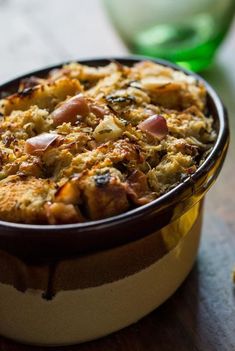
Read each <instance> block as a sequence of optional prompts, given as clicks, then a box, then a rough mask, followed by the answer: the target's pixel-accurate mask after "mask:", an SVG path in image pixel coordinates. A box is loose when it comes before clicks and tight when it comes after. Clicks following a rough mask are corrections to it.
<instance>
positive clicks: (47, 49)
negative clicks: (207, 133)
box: [0, 0, 235, 351]
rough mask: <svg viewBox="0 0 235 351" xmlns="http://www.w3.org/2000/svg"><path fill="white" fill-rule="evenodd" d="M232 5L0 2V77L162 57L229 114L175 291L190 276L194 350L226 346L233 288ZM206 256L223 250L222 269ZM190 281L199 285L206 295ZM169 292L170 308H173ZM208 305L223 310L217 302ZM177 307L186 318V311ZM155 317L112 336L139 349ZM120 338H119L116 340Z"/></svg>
mask: <svg viewBox="0 0 235 351" xmlns="http://www.w3.org/2000/svg"><path fill="white" fill-rule="evenodd" d="M234 6H235V0H103V1H101V0H46V1H42V0H0V33H1V35H0V84H1V83H3V82H4V81H7V80H9V79H11V78H15V77H16V76H19V75H21V74H24V73H27V72H30V71H32V70H36V69H40V68H42V67H44V66H48V65H52V64H57V63H60V62H62V61H71V60H79V59H82V58H92V57H97V56H109V57H114V56H123V55H128V54H129V53H130V52H134V53H141V54H145V55H153V56H161V57H165V58H168V59H171V60H173V61H176V62H179V63H180V64H182V65H184V66H186V67H191V68H193V69H194V70H197V71H200V74H201V75H202V76H203V77H204V78H205V79H207V80H208V81H209V83H211V84H212V86H214V88H215V89H216V91H217V92H218V94H219V95H220V96H221V98H222V100H223V102H224V104H225V106H226V107H227V110H228V113H229V116H230V126H231V137H232V138H231V139H232V140H231V146H230V150H229V153H228V157H227V160H226V163H225V167H224V168H223V171H222V174H221V176H220V177H219V181H218V182H217V183H216V185H215V187H213V191H212V192H210V193H209V195H208V197H207V201H206V216H205V221H204V233H203V234H204V235H203V239H202V244H201V249H200V254H199V260H198V265H197V267H196V270H195V271H194V273H193V274H191V278H189V280H188V282H189V283H188V285H187V284H186V285H185V288H183V289H181V290H180V292H179V293H178V295H177V296H178V298H179V300H180V299H181V297H182V299H181V302H182V301H183V300H185V297H187V296H188V295H189V294H191V293H192V292H193V293H195V291H194V290H193V291H191V290H190V289H191V288H190V282H191V281H196V285H197V284H198V286H199V288H198V291H197V301H198V304H199V307H198V310H197V312H198V315H197V318H198V320H199V321H198V324H197V328H198V333H196V334H195V335H193V336H192V337H193V338H194V342H195V350H196V349H197V350H213V351H214V350H220V351H223V350H226V351H227V350H229V351H232V349H235V339H234V335H235V329H234V328H235V323H234V316H235V310H234V306H235V304H234V296H235V294H234V292H233V291H232V289H231V278H230V274H231V270H232V267H233V265H234V264H235V257H234V249H233V248H234V244H233V245H232V243H234V231H235V220H234V209H235V196H233V195H231V189H232V190H233V189H234V188H235V177H234V170H235V169H234V160H235V144H234V134H235V118H234V117H235V22H234V21H233V14H234ZM211 247H213V249H215V254H214V256H215V257H214V256H213V255H211V256H210V255H209V254H208V252H209V251H207V249H208V248H209V249H210V248H211ZM216 248H217V250H218V251H216ZM216 256H220V257H221V258H223V263H222V264H223V265H224V266H225V267H226V269H227V272H228V275H227V276H226V277H225V276H224V275H223V272H224V271H223V270H220V263H221V261H219V260H218V261H217V257H216ZM190 279H191V280H190ZM200 286H202V287H206V289H205V290H204V291H205V292H206V293H205V292H203V289H200ZM177 296H176V304H175V307H176V310H177V308H178V310H180V304H178V302H177ZM218 304H220V306H223V308H217V307H218ZM166 306H170V307H164V306H163V309H162V315H164V311H165V310H167V308H169V311H170V313H171V306H172V305H169V304H168V305H166ZM177 306H179V307H177ZM164 308H165V310H164ZM187 312H189V315H188V316H189V319H190V318H191V316H192V314H190V313H191V312H190V311H187ZM180 313H181V310H180ZM162 315H161V314H160V316H161V317H162ZM156 316H157V315H156ZM211 316H212V317H211ZM152 318H154V317H152ZM156 318H158V317H156ZM192 318H193V317H192ZM148 320H149V319H147V321H148ZM153 320H154V319H153ZM162 320H164V318H160V319H159V323H158V322H157V319H156V320H154V322H151V318H150V322H149V324H148V322H144V321H143V322H141V323H142V324H141V323H140V325H141V326H143V325H144V323H147V324H146V328H147V329H148V333H147V332H145V329H144V327H142V329H141V327H138V328H139V329H138V330H137V329H136V330H137V332H135V328H136V327H135V326H134V327H133V328H132V329H130V330H131V331H128V330H129V329H128V330H127V331H124V332H121V333H120V335H122V336H123V335H124V336H125V335H127V336H128V338H130V340H131V341H130V342H132V343H135V345H136V347H135V348H134V349H135V350H137V349H138V350H140V348H139V345H141V343H143V342H144V341H143V340H145V339H146V340H148V338H149V335H150V334H151V330H152V334H151V335H152V337H153V338H154V335H157V336H158V338H160V339H161V334H162V329H161V326H162ZM200 320H201V324H200ZM225 321H226V323H225ZM154 323H155V324H156V327H155V324H154ZM215 323H216V325H217V332H216V333H214V326H215ZM165 326H166V328H165V330H166V331H167V334H165V335H167V338H169V339H170V337H171V336H172V335H175V334H174V333H173V334H172V335H171V334H169V333H171V332H172V330H173V331H174V330H175V329H174V326H173V327H172V328H173V329H170V332H169V333H168V326H169V321H168V319H166V320H165ZM223 326H224V327H223ZM149 330H150V332H149ZM141 331H142V332H141ZM125 333H126V334H125ZM128 333H129V334H128ZM131 333H132V334H131ZM149 333H150V334H149ZM118 335H119V334H118ZM131 335H132V338H131ZM141 335H142V337H141ZM179 335H181V334H179ZM122 336H120V340H122V338H124V337H122ZM163 336H164V334H163ZM114 338H115V337H114ZM138 338H139V339H138ZM108 340H110V339H108ZM128 340H129V339H128ZM136 340H138V342H137V341H136ZM208 340H209V341H208ZM124 341H125V342H127V341H126V340H125V338H124ZM124 341H122V342H124ZM125 342H124V348H122V347H121V346H120V348H117V349H118V350H119V349H120V350H121V349H122V350H124V349H126V348H125V345H126V344H125ZM146 342H147V341H146ZM182 342H183V340H182ZM172 343H174V338H173V339H172ZM214 343H215V345H217V346H218V345H220V347H219V349H217V348H216V347H213V345H214ZM226 343H227V344H226ZM4 345H5V344H4ZM102 345H103V344H102V341H101V346H102ZM110 345H111V346H110ZM120 345H121V342H120ZM130 345H131V344H130ZM143 345H144V346H146V347H144V348H143V349H144V350H148V349H149V348H148V346H147V345H148V343H147V344H143ZM200 345H203V347H201V346H200ZM205 345H206V346H205ZM208 345H210V346H208ZM224 345H225V346H224ZM226 345H227V346H228V347H227V346H226ZM229 345H233V346H234V348H231V347H230V346H229ZM196 346H198V348H197V347H196ZM111 348H112V344H109V341H107V348H105V350H111ZM0 349H2V350H3V349H4V350H13V348H11V346H9V345H8V347H5V348H4V347H3V348H1V344H0ZM85 349H86V346H85V348H84V350H85ZM101 349H102V350H104V348H102V347H101ZM86 350H87V349H86ZM115 350H116V348H115ZM141 350H142V348H141ZM182 350H188V348H182Z"/></svg>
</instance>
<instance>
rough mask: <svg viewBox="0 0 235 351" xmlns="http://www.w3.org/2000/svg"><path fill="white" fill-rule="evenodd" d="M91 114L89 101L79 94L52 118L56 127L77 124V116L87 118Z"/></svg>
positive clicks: (60, 108)
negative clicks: (64, 124)
mask: <svg viewBox="0 0 235 351" xmlns="http://www.w3.org/2000/svg"><path fill="white" fill-rule="evenodd" d="M89 112H90V108H89V105H88V102H87V100H86V99H85V98H84V96H83V95H82V94H78V95H75V96H73V97H72V98H71V99H69V100H67V101H66V102H64V103H63V104H62V105H60V106H59V107H58V108H56V109H55V110H54V111H53V112H52V114H51V117H52V119H53V122H54V125H55V126H59V125H60V124H63V123H68V122H70V123H71V124H75V123H76V121H77V116H81V117H86V116H87V115H88V113H89Z"/></svg>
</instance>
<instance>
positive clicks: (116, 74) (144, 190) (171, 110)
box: [0, 61, 216, 224]
mask: <svg viewBox="0 0 235 351" xmlns="http://www.w3.org/2000/svg"><path fill="white" fill-rule="evenodd" d="M74 97H75V98H74ZM76 104H77V105H76ZM205 104H206V89H205V87H204V86H203V84H202V83H200V82H198V81H197V80H196V79H195V78H194V77H193V76H188V75H186V74H184V73H183V72H179V71H176V70H174V69H172V68H166V67H164V66H162V65H159V64H155V63H153V62H148V61H143V62H140V63H138V64H135V65H133V67H127V66H124V65H121V64H119V63H110V64H109V65H107V66H104V67H88V66H85V65H81V64H79V63H71V64H68V65H65V66H64V67H62V68H60V69H57V70H53V71H51V72H50V73H49V74H48V76H47V77H44V78H37V77H29V78H28V79H24V80H23V81H22V82H21V84H20V87H19V91H18V92H17V93H15V94H13V95H11V96H9V97H7V98H5V99H3V100H1V102H0V106H1V107H0V112H1V113H2V115H3V117H2V118H1V121H0V132H1V133H0V179H1V180H0V219H2V220H6V221H12V222H24V223H49V224H60V223H74V222H82V221H86V220H93V219H100V218H105V217H110V216H113V215H116V214H119V213H122V212H124V211H127V210H128V209H130V208H133V207H135V206H141V205H143V204H146V203H148V202H150V201H152V200H154V199H156V198H157V197H159V196H161V195H162V194H163V193H165V192H167V191H168V190H169V189H171V188H172V187H173V186H175V185H176V184H178V183H179V182H180V181H182V180H183V179H185V178H186V177H188V176H190V175H191V174H192V173H194V172H195V171H196V169H197V167H198V166H199V165H200V163H201V162H202V160H203V159H204V157H205V155H206V154H207V153H208V152H209V151H210V148H211V147H212V145H213V143H214V140H215V138H216V133H215V131H214V129H213V118H212V117H211V116H206V115H205ZM55 111H56V112H55ZM152 116H155V119H156V120H157V119H158V120H159V118H158V116H160V120H161V121H163V122H164V123H165V127H164V128H163V129H162V132H163V131H164V133H163V134H162V135H161V134H158V133H157V134H154V133H151V130H150V131H149V130H148V129H147V130H146V129H143V122H145V123H144V124H145V125H146V121H147V122H148V120H149V118H151V117H152ZM141 126H142V127H141ZM155 129H156V126H155ZM43 133H46V134H47V135H44V136H43V137H42V136H41V134H43ZM51 134H53V135H51ZM40 136H41V137H40ZM35 137H37V139H36V140H35V139H34V138H35ZM38 137H39V138H38ZM43 140H44V142H45V141H48V143H47V144H43ZM29 143H30V144H29ZM35 143H37V147H35Z"/></svg>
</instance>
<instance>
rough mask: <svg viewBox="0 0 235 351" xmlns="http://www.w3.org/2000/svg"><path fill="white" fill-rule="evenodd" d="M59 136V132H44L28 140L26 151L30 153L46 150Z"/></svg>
mask: <svg viewBox="0 0 235 351" xmlns="http://www.w3.org/2000/svg"><path fill="white" fill-rule="evenodd" d="M58 138H59V135H58V134H52V133H42V134H39V135H37V136H35V137H32V138H30V139H27V140H26V143H25V152H26V153H27V154H30V155H37V154H38V153H41V152H44V151H46V149H47V148H48V147H49V146H50V145H51V144H52V143H53V142H54V141H55V140H56V139H58Z"/></svg>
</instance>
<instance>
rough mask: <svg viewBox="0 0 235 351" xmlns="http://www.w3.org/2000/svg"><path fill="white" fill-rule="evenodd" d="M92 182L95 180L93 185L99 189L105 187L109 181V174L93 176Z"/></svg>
mask: <svg viewBox="0 0 235 351" xmlns="http://www.w3.org/2000/svg"><path fill="white" fill-rule="evenodd" d="M94 180H95V185H96V186H97V187H99V188H101V187H103V186H105V185H107V184H108V183H109V180H110V172H109V171H107V172H105V173H103V174H97V175H95V176H94Z"/></svg>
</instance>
